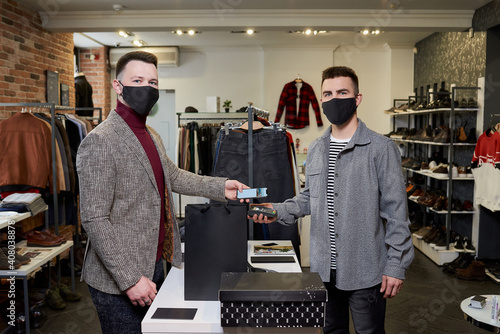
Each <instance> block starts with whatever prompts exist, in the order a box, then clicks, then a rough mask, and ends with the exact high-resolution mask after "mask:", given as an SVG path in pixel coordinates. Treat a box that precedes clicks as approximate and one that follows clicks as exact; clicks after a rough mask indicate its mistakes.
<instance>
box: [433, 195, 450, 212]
mask: <svg viewBox="0 0 500 334" xmlns="http://www.w3.org/2000/svg"><path fill="white" fill-rule="evenodd" d="M445 202H446V197H445V196H439V198H438V199H437V200H436V202H435V203H434V206H433V207H432V209H433V210H436V211H442V210H445V208H444V204H445ZM447 208H448V207H446V209H447Z"/></svg>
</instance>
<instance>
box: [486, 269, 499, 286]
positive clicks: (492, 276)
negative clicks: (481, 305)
mask: <svg viewBox="0 0 500 334" xmlns="http://www.w3.org/2000/svg"><path fill="white" fill-rule="evenodd" d="M484 271H485V272H486V276H488V277H489V278H490V279H491V280H492V281H493V282H495V283H496V284H500V279H498V278H497V277H496V276H495V275H493V274H492V273H490V271H489V270H488V269H485V270H484Z"/></svg>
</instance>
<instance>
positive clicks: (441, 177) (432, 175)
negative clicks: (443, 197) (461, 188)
mask: <svg viewBox="0 0 500 334" xmlns="http://www.w3.org/2000/svg"><path fill="white" fill-rule="evenodd" d="M401 168H402V169H403V170H406V171H409V172H413V173H416V174H420V175H424V176H428V177H430V178H433V179H437V180H444V181H448V180H449V179H450V178H449V177H448V174H440V173H429V172H422V171H419V170H415V169H411V168H405V167H401ZM451 180H452V181H474V176H466V177H453V178H452V179H451Z"/></svg>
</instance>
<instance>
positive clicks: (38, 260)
mask: <svg viewBox="0 0 500 334" xmlns="http://www.w3.org/2000/svg"><path fill="white" fill-rule="evenodd" d="M71 247H73V241H70V240H68V241H66V243H64V244H62V245H60V246H57V247H27V246H26V240H23V241H21V242H18V243H17V244H16V248H17V249H24V250H25V251H24V253H23V254H21V255H26V254H28V253H39V254H38V255H37V256H36V257H34V258H31V261H30V263H28V264H25V265H22V266H21V267H19V268H18V269H16V270H0V276H2V277H3V276H16V277H17V276H19V277H21V276H28V275H29V274H31V273H32V272H34V271H35V270H37V269H39V268H41V267H42V266H43V265H45V264H46V263H48V262H49V261H51V260H52V259H54V258H55V257H56V256H58V255H61V254H62V253H63V252H64V251H66V250H68V249H70V248H71Z"/></svg>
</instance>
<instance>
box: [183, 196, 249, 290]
mask: <svg viewBox="0 0 500 334" xmlns="http://www.w3.org/2000/svg"><path fill="white" fill-rule="evenodd" d="M246 217H247V205H246V204H239V203H238V204H225V203H210V204H188V205H186V236H185V257H184V262H185V263H184V268H185V271H184V299H185V300H218V291H219V287H220V280H221V274H222V273H223V272H245V271H246V269H247V218H246Z"/></svg>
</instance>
